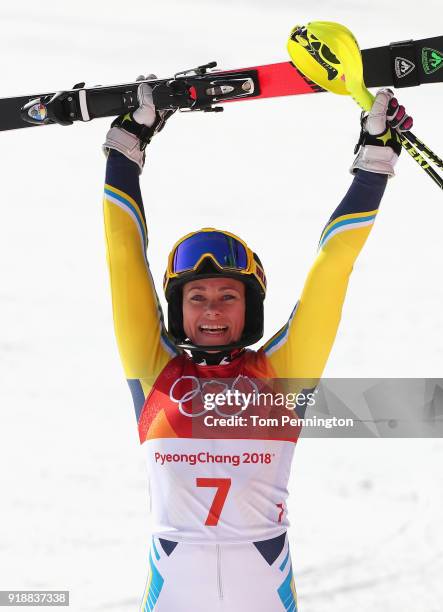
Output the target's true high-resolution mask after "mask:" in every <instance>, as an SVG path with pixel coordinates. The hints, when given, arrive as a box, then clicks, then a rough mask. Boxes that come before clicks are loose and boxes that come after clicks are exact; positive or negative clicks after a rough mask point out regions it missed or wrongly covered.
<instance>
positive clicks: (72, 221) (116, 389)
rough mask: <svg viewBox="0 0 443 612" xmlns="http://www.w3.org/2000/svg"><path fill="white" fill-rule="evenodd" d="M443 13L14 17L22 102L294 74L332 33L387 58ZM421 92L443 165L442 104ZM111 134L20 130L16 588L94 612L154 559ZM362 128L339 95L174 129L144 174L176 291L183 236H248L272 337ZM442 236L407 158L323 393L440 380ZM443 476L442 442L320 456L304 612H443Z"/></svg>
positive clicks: (9, 574)
mask: <svg viewBox="0 0 443 612" xmlns="http://www.w3.org/2000/svg"><path fill="white" fill-rule="evenodd" d="M442 17H443V8H442V5H441V2H440V1H439V0H426V2H425V3H424V2H415V1H412V0H404V1H403V2H401V3H397V2H389V3H386V2H384V1H382V0H376V1H372V2H362V1H353V2H351V1H350V0H340V1H336V2H333V1H328V2H326V1H318V2H308V1H299V2H297V1H293V2H289V1H286V0H285V1H284V0H276V1H274V2H272V3H271V2H265V1H264V0H263V1H262V0H260V1H257V0H256V1H255V2H253V1H252V0H250V1H247V0H245V1H243V2H239V1H238V2H232V1H226V0H225V1H224V2H223V3H222V2H215V1H206V2H203V1H198V0H197V1H194V2H187V1H182V2H172V1H169V0H167V1H163V2H155V3H154V2H147V1H145V2H142V1H138V0H126V2H124V3H122V2H116V1H115V0H108V2H106V3H105V2H86V1H85V0H77V1H76V2H74V3H67V2H55V1H54V0H46V1H45V2H44V3H43V2H31V1H30V0H21V2H19V3H17V4H16V5H13V4H11V3H8V4H7V5H6V4H4V3H2V5H1V7H0V66H1V78H0V97H5V96H10V95H19V94H27V93H33V92H41V91H51V90H55V89H63V88H69V87H71V86H72V85H73V84H74V83H76V82H78V81H81V80H85V81H86V82H87V83H88V84H90V85H94V84H98V83H101V84H107V83H115V82H124V81H127V80H132V79H133V78H134V77H135V76H136V75H138V74H140V73H142V72H143V71H146V70H147V71H155V72H156V73H157V74H158V75H159V76H170V75H171V74H173V73H174V72H175V71H177V70H179V69H184V68H188V67H192V66H195V65H198V64H201V63H204V62H206V61H210V60H214V59H215V60H217V61H218V62H219V65H220V66H221V67H223V68H235V67H242V66H250V65H255V64H262V63H270V62H273V61H284V60H285V59H286V51H285V43H286V38H287V35H288V33H289V31H290V29H291V27H292V26H293V25H295V24H296V23H307V22H308V21H311V20H315V19H322V20H333V21H339V22H342V23H344V24H346V25H347V26H348V27H349V28H350V29H351V30H352V31H353V32H354V33H355V34H356V36H357V38H358V40H359V41H360V44H361V47H363V48H365V47H370V46H377V45H380V44H386V43H388V42H390V41H392V40H403V39H407V38H412V37H414V38H422V37H428V36H433V35H439V34H442V33H443V32H442V29H443V19H442ZM399 95H400V99H401V102H402V103H404V104H405V105H406V107H407V108H408V109H409V110H410V111H413V115H414V118H415V131H416V133H417V134H418V135H419V136H421V137H422V138H423V139H424V140H425V141H426V142H428V143H429V144H430V145H431V146H433V147H434V148H435V149H436V150H437V151H440V153H441V146H442V145H441V141H442V135H443V131H442V125H441V107H442V101H443V91H442V87H441V85H435V86H422V87H419V88H415V89H408V90H402V91H401V92H400V93H399ZM108 123H109V122H108V121H107V120H101V121H96V122H93V123H91V124H85V125H83V124H82V125H75V126H73V127H69V128H62V127H58V126H54V127H49V128H34V129H26V130H21V131H16V132H10V133H2V134H0V154H1V159H2V162H1V170H2V177H1V184H2V194H1V203H0V215H1V229H0V231H1V238H0V278H1V284H0V368H1V369H0V377H1V382H0V589H69V590H70V592H71V609H72V610H75V611H76V612H77V611H78V612H83V611H95V610H109V611H114V610H115V611H118V612H126V611H128V612H129V611H133V610H137V607H138V604H139V601H140V597H141V595H142V591H143V588H144V583H145V578H146V573H147V550H148V543H149V522H148V520H147V490H146V478H145V467H144V464H143V458H142V455H141V453H140V450H139V444H138V437H137V431H136V423H135V418H134V413H133V408H132V402H131V397H130V394H129V391H128V389H127V386H126V383H125V380H124V377H123V373H122V369H121V366H120V363H119V359H118V354H117V349H116V345H115V341H114V336H113V329H112V315H111V304H110V296H109V288H108V278H107V269H106V264H105V250H104V240H103V228H102V217H101V196H102V186H103V177H104V166H105V161H104V157H103V154H102V152H101V143H102V142H103V139H104V135H105V132H106V130H107V126H108ZM358 131H359V110H358V108H357V107H356V106H355V105H354V103H353V102H352V100H350V99H347V98H342V97H339V96H332V95H328V94H322V95H313V96H298V97H290V98H280V99H276V100H269V101H258V102H250V103H247V104H246V103H245V104H233V105H229V107H227V108H226V110H225V112H224V113H223V114H218V115H207V114H193V115H180V116H176V117H174V118H173V119H171V121H170V123H169V124H168V126H167V128H166V129H165V130H164V132H163V133H162V134H161V135H160V136H159V137H158V138H156V139H155V141H154V142H153V143H152V145H151V147H150V148H149V151H148V161H147V165H146V169H145V172H144V174H143V177H142V189H143V193H144V201H145V207H146V211H147V216H148V223H149V230H150V246H149V259H150V262H151V266H152V270H153V273H154V277H155V279H156V280H157V283H160V281H161V278H162V273H163V266H164V264H165V261H166V256H167V253H168V251H169V248H170V246H171V244H172V243H173V242H174V241H175V240H176V239H177V237H179V236H180V235H182V234H183V233H185V232H187V231H189V230H192V229H196V228H199V227H202V226H205V225H214V226H216V227H223V228H228V229H230V230H232V231H234V232H235V233H238V234H240V235H241V236H243V237H244V238H245V239H246V240H247V241H248V242H249V243H250V244H251V246H252V247H253V248H254V249H256V250H257V251H258V252H259V253H260V256H261V258H262V260H263V262H264V263H265V266H266V270H267V274H268V278H269V281H270V282H269V294H268V298H267V312H266V335H267V336H270V335H271V334H272V333H274V332H275V331H276V329H278V327H280V326H281V324H282V323H283V322H284V321H285V320H286V319H287V317H288V315H289V313H290V311H291V309H292V306H293V304H294V302H295V301H296V299H297V297H298V295H299V293H300V290H301V288H302V285H303V280H304V276H305V274H306V273H307V271H308V268H309V266H310V264H311V262H312V261H313V257H314V255H315V251H316V245H317V240H318V237H319V232H320V231H321V229H322V227H323V224H324V223H325V221H326V220H327V218H328V216H329V215H330V213H331V212H332V210H333V209H334V208H335V206H336V205H337V204H338V202H339V200H340V199H341V197H342V196H343V194H344V193H345V191H346V189H347V187H348V185H349V183H350V180H351V178H350V175H349V174H348V167H349V165H350V162H351V160H352V157H353V155H352V149H353V146H354V144H355V141H356V138H357V135H358ZM442 226H443V198H442V193H441V191H439V190H438V189H437V187H436V186H435V185H434V184H433V183H432V181H431V180H430V179H428V178H427V177H426V176H425V174H424V173H423V172H421V171H420V170H419V169H418V168H417V167H416V166H415V165H414V163H413V162H412V160H410V159H409V158H408V156H407V155H406V154H405V155H403V156H402V159H401V160H400V163H399V166H398V175H397V177H396V178H395V179H393V180H392V181H390V182H389V185H388V189H387V192H386V195H385V198H384V201H383V205H382V209H381V212H380V215H379V217H378V220H377V223H376V227H375V228H374V231H373V233H372V235H371V237H370V239H369V241H368V243H367V246H366V247H365V249H364V252H363V253H362V255H361V257H360V258H359V260H358V262H357V264H356V266H355V271H354V275H353V277H352V280H351V283H350V287H349V292H348V297H347V301H346V305H345V309H344V313H343V319H342V324H341V328H340V331H339V334H338V337H337V340H336V343H335V347H334V349H333V352H332V354H331V357H330V361H329V364H328V367H327V370H326V372H325V375H327V376H337V377H346V376H352V377H367V376H380V377H439V376H442V374H443V372H442V361H443V333H442V332H443V308H442V303H443V288H442V284H441V277H442V275H441V269H442V257H443V244H442V239H441V236H442ZM160 288H161V287H160V286H159V289H160ZM442 460H443V443H442V441H441V440H432V439H428V440H386V439H385V440H355V441H354V440H330V441H324V440H311V439H309V440H308V439H305V440H302V441H301V443H300V444H299V446H298V448H297V451H296V455H295V461H294V466H293V472H292V476H291V481H290V490H291V503H290V512H291V516H292V525H293V527H292V530H291V543H292V544H291V546H292V554H293V561H294V570H295V576H296V585H297V590H298V594H299V605H300V610H301V611H302V612H325V611H326V610H333V611H334V612H354V611H355V610H359V611H362V612H366V611H370V610H371V611H372V610H374V609H377V610H383V612H400V611H401V612H439V611H441V610H443V586H442V581H441V576H442V575H443V527H442V523H441V518H442V513H443V505H442V500H443V491H442V489H443V477H442V474H441V471H442V464H443V462H442ZM239 571H241V568H239ZM196 579H198V577H197V576H196ZM251 588H253V585H251ZM171 612H172V611H171ZM270 612H271V611H270Z"/></svg>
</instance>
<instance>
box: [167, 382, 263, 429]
mask: <svg viewBox="0 0 443 612" xmlns="http://www.w3.org/2000/svg"><path fill="white" fill-rule="evenodd" d="M183 381H190V383H191V389H190V390H189V391H185V392H184V393H183V394H182V395H181V396H178V394H177V396H176V387H177V386H178V385H179V384H181V383H183ZM245 383H246V384H247V385H248V386H249V387H250V391H249V393H252V394H253V395H255V394H258V392H259V390H258V387H257V385H256V384H255V383H254V382H253V381H252V380H251V379H250V378H248V376H243V375H241V374H239V375H238V376H237V378H235V379H234V381H233V382H232V384H231V385H229V384H227V383H225V382H221V381H220V380H208V381H205V382H204V383H203V384H201V383H200V380H199V379H198V378H197V377H196V376H181V377H180V378H177V380H176V381H175V382H174V383H173V384H172V386H171V388H170V390H169V398H170V400H171V401H172V402H174V403H175V404H177V405H178V410H179V412H180V414H182V415H183V416H185V417H189V418H195V417H200V416H202V415H203V414H206V413H207V412H208V411H209V410H212V408H211V409H210V408H206V407H205V396H206V394H207V392H206V393H205V389H208V388H210V386H211V385H212V387H214V386H217V394H219V393H220V394H223V395H225V396H226V397H228V396H229V395H230V394H235V392H236V391H239V389H238V387H239V386H240V384H242V386H244V385H245ZM236 397H238V396H237V395H236ZM240 397H241V394H240ZM190 402H195V403H196V405H197V406H200V405H202V409H201V410H198V411H196V412H192V404H191V406H190V410H189V403H190ZM186 405H188V407H186ZM228 405H229V404H228ZM231 405H232V404H231ZM235 405H236V406H237V405H238V403H236V404H235ZM214 411H215V412H216V413H217V414H218V415H219V416H221V417H230V416H238V415H239V414H241V413H242V412H243V405H240V408H239V410H238V411H237V412H229V413H225V412H223V410H221V407H220V406H217V405H215V407H214Z"/></svg>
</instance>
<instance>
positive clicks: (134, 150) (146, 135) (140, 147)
mask: <svg viewBox="0 0 443 612" xmlns="http://www.w3.org/2000/svg"><path fill="white" fill-rule="evenodd" d="M156 78H157V77H156V76H155V74H150V75H148V76H146V77H144V76H139V77H138V78H137V81H141V80H150V79H156ZM152 91H153V90H152V87H151V86H150V85H149V84H148V83H141V84H140V85H139V87H138V91H137V99H138V104H139V106H138V108H137V109H136V110H135V111H132V112H130V113H126V114H125V115H120V116H119V117H117V118H116V119H114V121H113V122H112V124H111V129H110V130H109V132H108V133H107V135H106V141H105V143H104V145H103V150H104V152H105V155H108V154H109V151H110V150H111V149H114V150H116V151H119V153H122V154H123V155H125V156H126V157H127V158H128V159H130V160H131V161H133V162H134V163H136V164H137V165H138V167H139V168H140V172H141V171H142V170H143V166H144V163H145V148H146V145H147V144H149V143H150V142H151V139H152V137H153V136H154V135H155V134H157V132H160V131H161V130H162V129H163V127H164V125H165V123H166V121H167V120H168V119H169V117H170V116H171V115H173V114H174V112H175V111H174V110H161V111H157V110H156V108H155V105H154V101H153V97H152Z"/></svg>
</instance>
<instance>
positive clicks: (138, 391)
mask: <svg viewBox="0 0 443 612" xmlns="http://www.w3.org/2000/svg"><path fill="white" fill-rule="evenodd" d="M127 381H128V385H129V389H130V391H131V394H132V401H133V402H134V408H135V416H136V417H137V423H138V420H139V418H140V415H141V412H142V409H143V406H144V403H145V394H144V393H143V389H142V385H141V382H140V380H139V379H138V378H128V379H127Z"/></svg>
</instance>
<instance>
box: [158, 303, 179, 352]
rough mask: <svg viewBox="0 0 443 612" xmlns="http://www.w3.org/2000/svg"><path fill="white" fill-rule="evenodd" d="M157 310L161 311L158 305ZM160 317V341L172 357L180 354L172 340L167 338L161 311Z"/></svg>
mask: <svg viewBox="0 0 443 612" xmlns="http://www.w3.org/2000/svg"><path fill="white" fill-rule="evenodd" d="M157 299H158V298H157ZM159 310H160V313H161V309H160V307H159ZM161 318H162V333H161V335H160V342H161V343H162V345H163V347H164V349H165V351H166V352H167V353H169V355H171V356H172V357H176V356H177V355H179V354H180V351H179V350H178V349H177V347H176V346H175V344H174V343H173V342H172V340H171V339H170V338H169V336H168V334H167V333H166V330H165V326H164V324H163V314H162V313H161Z"/></svg>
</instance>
